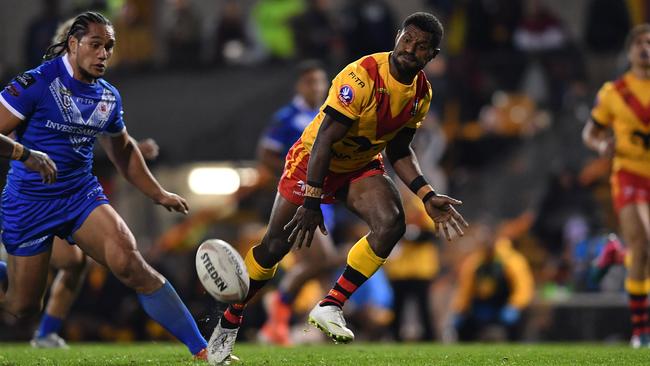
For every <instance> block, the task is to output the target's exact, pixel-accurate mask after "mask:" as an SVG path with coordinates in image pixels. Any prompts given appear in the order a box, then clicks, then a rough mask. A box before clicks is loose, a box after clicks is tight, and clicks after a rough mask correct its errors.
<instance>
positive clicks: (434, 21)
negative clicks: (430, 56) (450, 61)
mask: <svg viewBox="0 0 650 366" xmlns="http://www.w3.org/2000/svg"><path fill="white" fill-rule="evenodd" d="M411 24H412V25H414V26H416V27H418V28H420V29H422V30H423V31H425V32H427V33H431V35H432V36H433V37H431V44H432V45H433V47H438V46H439V45H440V41H441V40H442V36H443V34H444V30H443V28H442V23H440V21H439V20H438V18H436V16H435V15H433V14H431V13H425V12H421V11H420V12H417V13H413V14H411V15H409V16H408V17H406V19H404V22H403V23H402V29H404V28H406V27H408V26H409V25H411Z"/></svg>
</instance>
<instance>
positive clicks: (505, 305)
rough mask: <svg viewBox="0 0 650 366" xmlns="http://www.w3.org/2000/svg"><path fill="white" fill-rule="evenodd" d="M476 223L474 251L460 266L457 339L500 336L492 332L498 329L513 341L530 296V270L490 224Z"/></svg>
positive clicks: (455, 302) (455, 325)
mask: <svg viewBox="0 0 650 366" xmlns="http://www.w3.org/2000/svg"><path fill="white" fill-rule="evenodd" d="M476 225H477V228H476V231H475V232H476V240H477V242H476V245H477V250H476V251H475V252H473V253H472V254H470V255H469V257H467V258H466V259H465V260H464V261H463V263H462V266H461V268H460V273H459V278H458V292H457V294H456V297H455V299H454V304H453V308H454V312H455V314H454V317H453V325H454V328H455V329H456V331H457V333H458V339H459V340H460V341H476V340H486V339H492V338H493V337H495V338H500V337H499V336H497V335H496V334H492V331H493V330H495V333H496V329H499V328H502V330H505V333H506V336H507V339H508V340H511V341H512V340H517V339H519V327H520V323H521V320H522V312H523V311H524V310H525V309H526V308H527V307H528V305H530V303H531V300H532V298H533V292H534V289H535V284H534V281H533V276H532V273H531V271H530V268H529V266H528V262H527V261H526V259H525V258H524V257H523V256H522V255H521V254H519V252H517V251H516V250H515V249H513V248H512V244H511V242H510V241H509V240H507V239H500V238H498V237H497V236H496V235H495V231H494V230H495V229H494V225H490V224H488V223H487V221H486V222H481V223H477V224H476ZM493 326H495V327H496V328H493ZM502 330H501V331H502ZM501 331H499V332H501ZM484 332H485V333H484ZM501 334H503V333H501Z"/></svg>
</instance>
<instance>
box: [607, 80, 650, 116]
mask: <svg viewBox="0 0 650 366" xmlns="http://www.w3.org/2000/svg"><path fill="white" fill-rule="evenodd" d="M614 87H615V88H616V91H618V92H619V94H621V97H622V98H623V100H624V101H625V104H627V106H628V107H630V109H631V110H632V112H634V114H635V115H636V118H638V119H639V121H641V123H643V124H644V125H646V126H647V125H648V124H650V105H649V106H647V107H644V106H643V104H641V101H640V100H639V99H638V98H637V97H636V95H634V94H632V91H631V90H630V88H628V86H627V83H626V82H625V79H623V78H620V79H618V80H616V81H615V82H614Z"/></svg>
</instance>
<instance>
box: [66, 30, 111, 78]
mask: <svg viewBox="0 0 650 366" xmlns="http://www.w3.org/2000/svg"><path fill="white" fill-rule="evenodd" d="M70 39H71V40H70V42H71V43H70V44H69V46H70V55H71V62H72V61H74V62H76V66H77V68H78V71H79V72H80V73H81V76H82V78H83V79H89V80H90V81H92V80H94V79H97V78H100V77H102V76H103V75H104V73H105V72H106V68H107V67H108V60H109V59H110V58H111V56H112V55H113V47H114V46H115V32H114V31H113V27H112V26H110V25H104V24H97V23H90V24H89V25H88V33H86V35H85V36H83V38H81V40H77V39H76V38H75V37H70ZM86 81H88V80H86Z"/></svg>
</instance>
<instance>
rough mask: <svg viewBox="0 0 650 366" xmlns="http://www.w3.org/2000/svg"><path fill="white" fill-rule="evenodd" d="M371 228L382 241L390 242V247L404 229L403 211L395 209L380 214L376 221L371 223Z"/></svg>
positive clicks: (402, 233)
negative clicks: (373, 223)
mask: <svg viewBox="0 0 650 366" xmlns="http://www.w3.org/2000/svg"><path fill="white" fill-rule="evenodd" d="M372 230H373V232H374V233H375V234H376V235H377V236H378V237H379V238H380V239H381V241H382V242H384V243H386V244H390V245H391V247H392V246H393V245H395V243H397V241H398V240H399V239H400V238H401V237H402V236H403V235H404V232H405V231H406V223H405V221H404V213H403V212H402V211H395V212H391V213H386V214H385V215H382V217H381V218H380V219H379V220H378V222H377V223H376V224H375V225H373V229H372Z"/></svg>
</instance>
